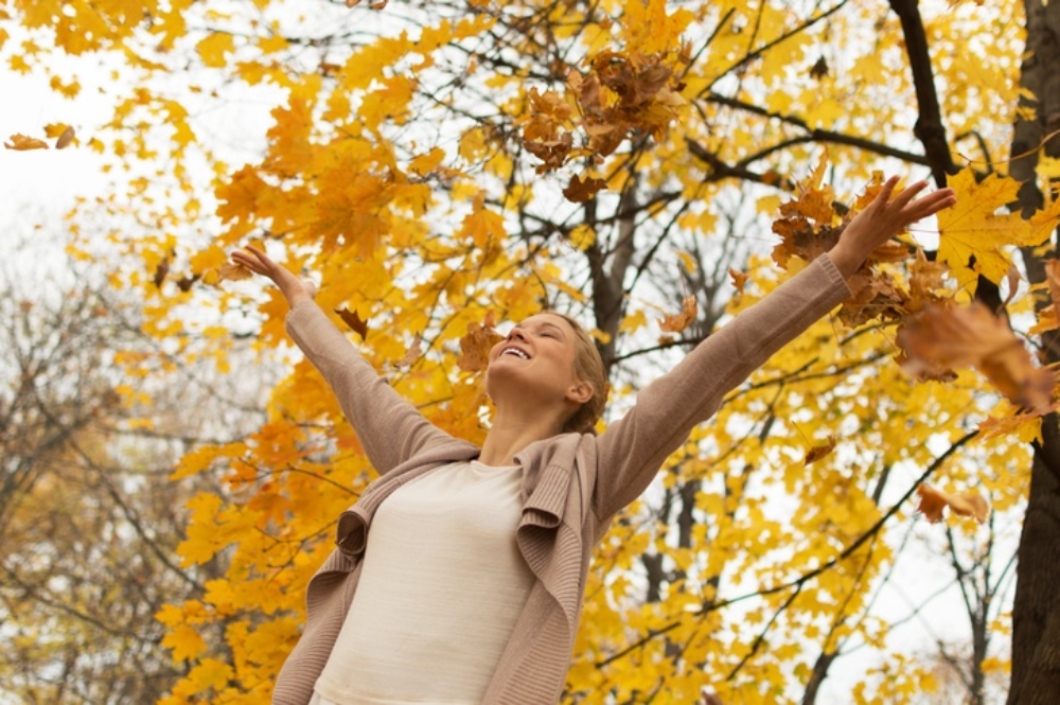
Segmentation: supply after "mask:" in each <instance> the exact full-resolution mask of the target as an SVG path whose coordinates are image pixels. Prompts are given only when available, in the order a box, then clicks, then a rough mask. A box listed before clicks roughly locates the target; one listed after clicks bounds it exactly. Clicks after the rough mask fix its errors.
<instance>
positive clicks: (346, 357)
mask: <svg viewBox="0 0 1060 705" xmlns="http://www.w3.org/2000/svg"><path fill="white" fill-rule="evenodd" d="M849 293H850V292H849V289H848V287H847V285H846V283H845V281H844V280H843V277H842V275H841V274H840V273H839V271H838V270H837V269H836V268H835V265H834V264H832V262H831V260H830V259H829V258H828V256H827V255H824V256H822V257H820V258H818V259H817V260H816V261H815V262H814V263H812V264H811V265H810V266H808V267H807V268H806V269H805V270H803V271H802V272H800V273H799V274H798V275H796V276H795V277H793V278H792V279H790V280H789V281H787V282H785V283H784V284H782V285H781V286H779V287H778V288H777V289H776V290H775V291H774V292H773V293H771V294H770V295H769V296H767V297H766V298H765V299H763V300H762V301H761V302H759V303H758V304H756V305H755V306H753V307H751V308H749V309H747V310H746V311H744V312H743V313H741V314H740V315H739V316H738V317H737V318H736V319H735V320H733V321H732V322H730V323H729V324H728V325H726V326H724V327H722V328H721V329H720V330H718V331H717V332H715V333H713V334H711V335H710V336H709V337H708V338H707V339H706V340H705V341H703V342H702V343H701V344H700V345H699V346H697V347H696V348H695V350H693V351H692V352H690V353H689V354H688V355H687V356H686V357H685V358H684V359H683V360H682V361H681V362H680V363H679V364H678V365H677V366H676V367H674V369H673V370H671V371H670V372H668V373H667V374H665V375H663V376H662V377H660V378H659V379H657V380H655V381H654V382H652V383H651V384H650V385H648V386H647V387H646V388H645V389H643V390H642V391H641V392H640V393H639V394H638V396H637V401H636V405H635V406H634V407H633V408H632V409H631V410H630V411H629V412H628V413H627V414H626V415H625V416H623V417H622V418H621V419H620V420H618V421H615V422H614V423H612V424H610V426H609V427H608V429H607V431H606V432H605V433H604V434H602V435H601V436H599V437H597V436H592V435H588V434H587V435H579V434H573V433H569V434H563V435H560V436H556V437H554V438H550V439H547V440H543V441H538V442H536V443H532V444H531V445H529V446H527V447H526V448H525V449H523V451H522V452H520V453H519V454H518V455H517V456H516V458H515V460H516V462H517V463H519V464H521V465H522V466H523V471H524V478H525V479H524V497H525V504H524V507H523V518H522V521H521V523H520V525H519V527H518V529H517V530H516V543H517V544H518V547H519V550H520V551H521V553H522V555H523V558H524V559H525V560H526V562H527V564H528V565H529V567H530V569H531V570H532V571H533V573H534V576H535V577H536V582H535V584H534V586H533V588H532V589H531V592H530V596H529V598H528V599H527V601H526V605H525V606H524V607H523V610H522V612H521V613H520V615H519V618H518V620H517V621H516V624H515V628H514V630H513V632H512V636H511V639H510V640H509V641H508V644H507V646H506V647H505V649H504V652H503V653H502V654H501V658H500V662H499V664H498V666H497V670H496V671H495V672H494V674H493V678H492V680H491V681H490V684H489V687H488V688H487V690H486V695H485V696H484V699H483V705H501V704H503V705H555V703H556V702H558V700H559V699H560V697H561V695H562V691H563V685H564V681H565V678H566V673H567V670H568V668H569V664H570V654H571V650H572V649H573V646H574V638H575V634H576V632H577V629H578V620H579V617H580V615H581V607H582V592H583V588H584V584H585V577H586V574H587V572H588V566H589V559H590V557H591V554H592V550H593V546H594V545H595V544H596V543H597V541H599V540H600V538H601V537H602V536H603V534H604V532H605V531H606V530H607V527H608V525H609V522H610V519H611V517H612V516H613V515H614V514H615V513H616V512H618V511H619V510H620V509H622V508H623V507H624V506H626V505H627V504H629V503H630V502H632V501H633V500H634V499H636V498H637V497H638V496H639V495H640V494H641V492H643V491H644V489H645V488H646V487H647V486H648V485H649V483H651V481H652V478H653V477H654V476H655V474H656V472H657V471H658V469H659V467H660V466H661V465H662V463H663V461H665V460H666V458H667V456H669V455H670V453H672V452H673V451H674V450H676V449H677V448H678V447H679V446H680V445H681V443H683V442H684V441H685V439H686V438H687V437H688V435H689V433H690V432H691V430H692V429H693V428H694V427H695V426H696V425H697V424H699V423H701V422H703V421H704V420H706V419H707V418H708V417H710V416H711V415H713V414H714V412H715V411H716V410H717V409H718V406H719V405H720V404H721V401H722V399H723V398H724V396H725V394H726V393H728V392H729V391H730V390H731V389H733V388H734V387H736V386H737V385H739V384H740V383H741V382H742V381H743V380H744V379H746V378H747V376H748V375H750V374H751V373H752V372H753V371H754V370H755V369H757V368H758V367H759V366H760V365H762V364H763V363H764V362H765V361H766V360H767V359H768V358H769V357H770V356H771V355H772V354H773V353H775V352H776V351H778V350H779V349H780V348H781V347H783V346H784V345H785V344H787V343H788V342H789V341H790V340H792V339H793V338H795V337H796V336H797V335H799V334H800V333H801V332H803V331H804V330H806V328H808V327H809V326H810V325H811V324H813V323H814V322H815V321H817V320H818V319H819V318H821V317H822V316H824V315H825V314H826V313H828V312H829V311H830V310H831V309H832V308H834V307H835V306H836V305H838V304H839V303H840V302H841V301H842V300H843V299H844V298H846V297H847V296H849ZM287 330H288V332H289V334H290V335H291V337H292V338H293V339H294V341H295V342H296V343H297V344H298V346H299V347H300V348H301V349H302V351H303V352H304V353H305V355H306V357H307V358H308V359H309V360H310V361H312V363H313V364H314V365H315V366H316V367H317V368H318V369H319V370H320V372H321V374H322V375H323V376H324V378H325V379H326V380H327V382H328V384H329V385H330V386H331V388H332V390H333V391H334V392H335V395H336V396H337V397H338V400H339V403H340V404H341V406H342V409H343V411H344V412H345V414H346V416H347V418H349V419H350V422H351V423H352V424H353V426H354V428H355V429H356V431H357V435H358V438H359V439H360V440H361V443H362V446H363V447H364V450H365V452H366V454H367V455H368V459H369V460H370V461H371V463H372V465H373V466H374V467H375V468H376V469H377V470H378V471H379V473H380V477H379V479H377V480H376V481H374V482H373V483H372V484H371V485H370V486H369V487H368V488H367V489H366V490H365V492H364V494H363V495H362V496H361V498H360V499H359V500H358V502H357V503H356V504H355V505H354V506H353V507H351V508H350V509H349V510H347V511H346V512H344V513H343V514H342V516H341V517H340V519H339V525H338V539H337V548H336V549H335V550H334V551H333V552H332V554H331V556H330V557H329V558H328V559H327V561H325V562H324V565H323V566H321V568H320V569H319V570H318V571H317V573H316V575H314V576H313V579H312V580H311V581H310V583H309V587H308V589H307V596H306V603H307V618H306V625H305V629H304V631H303V633H302V636H301V639H300V640H299V642H298V644H297V645H296V646H295V648H294V650H293V651H292V652H291V654H290V656H289V657H288V658H287V661H286V663H284V666H283V669H282V670H281V671H280V675H279V677H278V678H277V681H276V687H275V691H274V693H273V702H274V703H276V705H305V704H306V703H308V702H309V700H310V698H311V696H312V693H313V685H314V683H315V682H316V679H317V677H318V676H319V674H320V672H321V671H322V670H323V668H324V664H325V662H326V661H327V659H328V655H329V654H330V652H331V648H332V645H333V644H334V643H335V639H336V637H337V636H338V633H339V629H340V628H341V627H342V622H343V619H344V618H345V616H346V611H347V609H348V607H349V605H350V602H351V601H352V600H353V597H354V593H355V591H356V589H357V580H358V577H359V575H360V566H361V560H360V559H361V556H362V555H363V553H364V548H365V543H366V538H367V533H368V531H369V527H370V526H371V523H372V516H373V514H374V513H375V510H376V508H377V507H378V506H379V504H380V503H381V502H382V501H383V500H384V499H386V498H387V496H388V495H389V494H390V493H391V492H393V491H394V490H395V489H396V488H397V487H399V486H401V485H402V484H404V483H405V482H408V481H409V480H411V479H412V478H414V477H417V476H419V475H422V474H423V473H425V472H428V471H429V470H431V469H432V468H435V467H437V466H438V465H440V464H443V463H448V462H452V461H459V460H469V459H471V458H475V457H477V456H478V453H479V449H478V448H477V447H476V446H474V445H472V444H470V443H468V442H466V441H462V440H459V439H456V438H453V437H452V436H450V435H449V434H447V433H445V432H444V431H442V430H440V429H438V428H436V427H434V426H432V425H431V424H430V423H429V422H428V421H427V420H426V419H424V418H423V416H422V415H420V413H419V412H418V411H417V410H416V409H415V408H414V407H413V406H412V405H411V404H409V403H408V402H406V401H405V400H403V399H402V398H401V397H400V396H399V395H398V394H397V393H396V392H395V391H394V390H392V389H391V388H390V386H389V385H388V384H387V383H386V382H385V381H384V380H383V379H382V378H380V377H379V376H378V375H377V374H376V372H375V370H374V369H373V368H372V367H371V365H370V364H369V363H367V362H366V361H365V360H364V359H363V358H362V357H361V356H360V355H358V354H357V352H356V351H355V349H354V348H353V346H352V345H350V343H349V341H348V340H347V339H346V338H345V336H344V335H343V334H342V333H341V332H339V330H338V329H337V328H336V327H335V326H334V325H333V324H332V323H331V321H330V320H329V319H328V318H327V316H326V315H325V314H324V313H323V312H322V311H321V310H320V308H319V307H317V306H316V305H315V304H314V303H312V302H308V301H307V302H304V303H301V304H299V305H298V306H296V307H295V308H294V310H292V311H291V312H290V313H289V314H288V317H287ZM453 638H454V639H458V638H459V635H458V634H454V635H453Z"/></svg>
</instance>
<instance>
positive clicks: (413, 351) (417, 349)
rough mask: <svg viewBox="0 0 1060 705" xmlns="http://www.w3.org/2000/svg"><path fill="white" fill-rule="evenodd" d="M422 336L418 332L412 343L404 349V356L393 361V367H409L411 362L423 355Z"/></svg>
mask: <svg viewBox="0 0 1060 705" xmlns="http://www.w3.org/2000/svg"><path fill="white" fill-rule="evenodd" d="M421 343H422V337H421V336H420V334H419V333H417V334H416V337H415V338H413V339H412V345H410V346H409V349H408V350H407V351H405V357H403V358H401V359H400V360H398V361H397V362H395V363H394V367H409V366H410V365H412V363H413V362H415V361H416V360H418V359H420V358H421V357H422V356H423V345H422V344H421Z"/></svg>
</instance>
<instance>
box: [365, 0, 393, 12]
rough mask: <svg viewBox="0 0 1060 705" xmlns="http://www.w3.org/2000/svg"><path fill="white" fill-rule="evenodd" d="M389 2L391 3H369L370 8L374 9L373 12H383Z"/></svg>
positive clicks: (377, 0)
mask: <svg viewBox="0 0 1060 705" xmlns="http://www.w3.org/2000/svg"><path fill="white" fill-rule="evenodd" d="M358 1H359V0H358ZM388 2H389V0H376V1H375V2H372V3H369V4H368V7H369V8H371V9H373V10H382V9H383V8H385V7H386V4H387V3H388Z"/></svg>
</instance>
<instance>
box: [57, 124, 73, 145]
mask: <svg viewBox="0 0 1060 705" xmlns="http://www.w3.org/2000/svg"><path fill="white" fill-rule="evenodd" d="M75 137H77V133H76V132H74V128H72V127H68V128H66V129H65V130H63V133H62V134H61V135H59V139H57V140H56V141H55V148H56V149H66V148H67V147H69V146H70V145H71V144H73V141H74V138H75Z"/></svg>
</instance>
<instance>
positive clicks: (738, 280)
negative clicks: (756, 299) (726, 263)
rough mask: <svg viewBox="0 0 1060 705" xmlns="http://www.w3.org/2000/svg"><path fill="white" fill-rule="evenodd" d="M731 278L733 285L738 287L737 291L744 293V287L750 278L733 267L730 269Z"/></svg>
mask: <svg viewBox="0 0 1060 705" xmlns="http://www.w3.org/2000/svg"><path fill="white" fill-rule="evenodd" d="M729 276H730V277H732V285H733V286H735V287H736V290H737V291H738V292H740V293H741V294H742V293H743V288H744V285H745V284H747V279H748V276H747V275H746V274H744V273H743V272H740V271H737V270H735V269H733V268H732V267H729Z"/></svg>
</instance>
